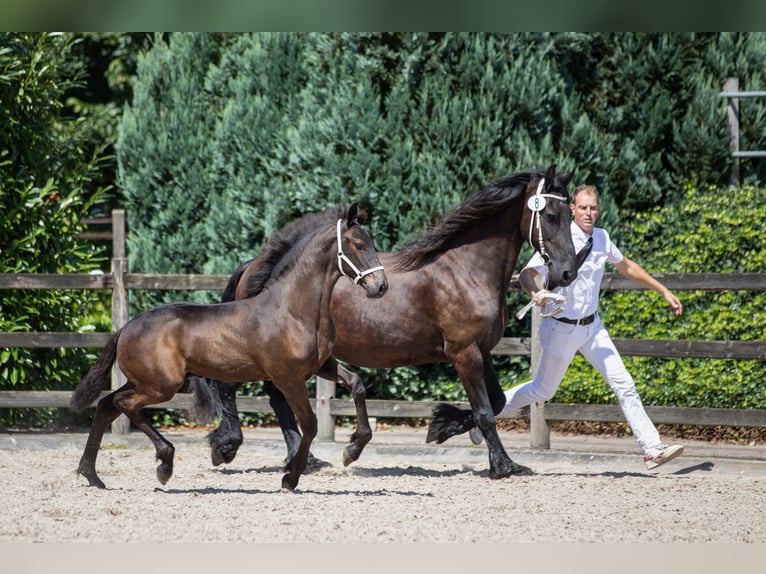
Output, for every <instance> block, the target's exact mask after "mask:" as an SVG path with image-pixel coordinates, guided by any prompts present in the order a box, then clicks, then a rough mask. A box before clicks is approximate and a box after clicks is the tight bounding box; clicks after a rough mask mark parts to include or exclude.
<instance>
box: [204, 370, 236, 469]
mask: <svg viewBox="0 0 766 574" xmlns="http://www.w3.org/2000/svg"><path fill="white" fill-rule="evenodd" d="M216 384H217V385H218V390H217V392H218V393H219V395H220V397H221V409H222V414H221V422H220V424H219V425H218V428H217V429H215V430H214V431H212V432H211V433H210V434H209V435H208V437H207V440H208V443H209V444H210V457H211V459H212V461H213V466H218V465H219V464H221V463H224V462H225V463H230V462H231V461H232V460H234V457H235V456H237V450H238V449H239V447H240V445H242V440H243V437H242V427H241V424H240V422H239V414H238V412H237V387H238V386H239V385H238V384H237V383H226V382H223V381H217V383H216Z"/></svg>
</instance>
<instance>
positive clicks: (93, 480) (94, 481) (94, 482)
mask: <svg viewBox="0 0 766 574" xmlns="http://www.w3.org/2000/svg"><path fill="white" fill-rule="evenodd" d="M83 476H84V477H85V478H87V479H88V486H95V487H96V488H101V489H105V488H106V485H105V484H104V482H103V481H102V480H101V479H100V478H99V477H97V476H96V475H95V474H93V475H87V474H84V475H83Z"/></svg>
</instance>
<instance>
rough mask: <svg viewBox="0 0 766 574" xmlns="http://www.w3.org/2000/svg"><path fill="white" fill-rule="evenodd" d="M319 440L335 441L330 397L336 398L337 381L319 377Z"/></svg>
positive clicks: (317, 404) (317, 412)
mask: <svg viewBox="0 0 766 574" xmlns="http://www.w3.org/2000/svg"><path fill="white" fill-rule="evenodd" d="M316 379H317V400H316V415H317V440H319V441H322V442H334V441H335V419H334V418H333V416H332V415H331V414H330V399H333V398H335V381H331V380H329V379H323V378H322V377H317V378H316Z"/></svg>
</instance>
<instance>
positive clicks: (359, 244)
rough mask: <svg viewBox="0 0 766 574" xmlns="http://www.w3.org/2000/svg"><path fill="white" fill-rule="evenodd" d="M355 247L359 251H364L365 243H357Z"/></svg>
mask: <svg viewBox="0 0 766 574" xmlns="http://www.w3.org/2000/svg"><path fill="white" fill-rule="evenodd" d="M354 247H355V248H356V250H357V251H364V243H362V242H361V241H357V242H355V243H354Z"/></svg>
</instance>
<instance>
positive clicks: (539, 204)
mask: <svg viewBox="0 0 766 574" xmlns="http://www.w3.org/2000/svg"><path fill="white" fill-rule="evenodd" d="M544 185H545V178H544V177H543V178H542V179H540V183H538V184H537V191H536V192H535V194H534V195H533V196H532V197H530V198H529V199H528V200H527V208H529V210H530V211H531V212H532V221H530V222H529V237H528V240H529V244H530V245H532V247H534V244H533V243H532V230H533V229H534V227H535V225H537V245H538V251H540V255H541V256H542V258H543V261H545V263H546V265H547V264H549V262H550V257H548V254H547V253H546V252H545V242H544V241H543V224H542V221H540V214H541V213H542V212H543V209H545V205H546V204H547V203H548V202H547V200H546V198H550V199H558V200H559V201H566V197H561V196H560V195H554V194H552V193H542V191H543V186H544Z"/></svg>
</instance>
